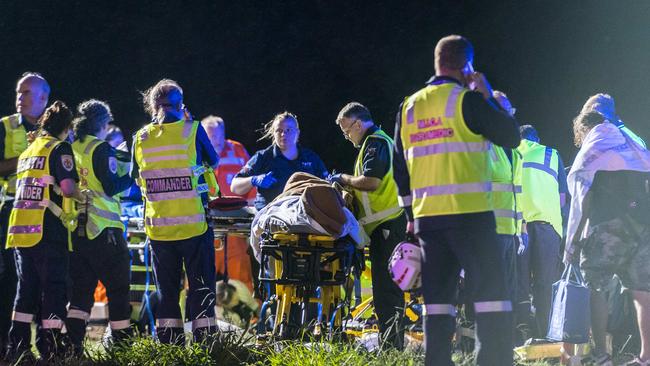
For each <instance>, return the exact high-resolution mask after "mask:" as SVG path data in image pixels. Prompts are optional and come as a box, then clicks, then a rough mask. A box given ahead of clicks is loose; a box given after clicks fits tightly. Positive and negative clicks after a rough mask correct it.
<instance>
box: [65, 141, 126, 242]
mask: <svg viewBox="0 0 650 366" xmlns="http://www.w3.org/2000/svg"><path fill="white" fill-rule="evenodd" d="M103 142H104V141H102V140H100V139H98V138H97V137H95V136H92V135H87V136H85V137H84V140H83V141H80V140H77V141H75V142H74V143H73V144H72V150H73V151H74V157H75V162H76V163H77V173H78V174H79V184H78V186H79V190H80V191H82V192H84V193H86V200H87V202H86V203H84V204H78V205H77V209H78V210H79V212H85V213H86V215H87V216H86V217H87V221H86V227H85V230H86V237H88V238H89V239H91V240H92V239H95V238H96V237H98V236H99V234H101V232H102V231H104V229H106V228H115V229H123V228H124V224H123V223H122V221H121V219H120V212H121V207H120V201H119V200H118V199H117V198H116V197H117V195H116V197H111V196H109V195H107V194H106V193H105V192H104V186H103V185H102V182H100V181H99V179H98V178H97V174H96V173H95V166H94V164H93V160H94V159H93V156H94V154H95V151H96V150H97V148H98V147H99V146H100V145H101V144H102V143H103ZM106 168H107V169H108V167H106Z"/></svg>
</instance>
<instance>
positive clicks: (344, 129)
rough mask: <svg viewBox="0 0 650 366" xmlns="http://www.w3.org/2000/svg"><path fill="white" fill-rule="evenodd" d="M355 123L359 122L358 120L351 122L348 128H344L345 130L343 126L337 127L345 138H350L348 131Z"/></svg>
mask: <svg viewBox="0 0 650 366" xmlns="http://www.w3.org/2000/svg"><path fill="white" fill-rule="evenodd" d="M357 122H359V120H358V119H355V120H354V121H352V123H350V125H349V126H348V127H346V128H344V127H343V125H341V124H339V126H340V127H341V131H342V132H343V134H344V135H345V136H350V130H352V127H353V126H354V125H355V124H356V123H357Z"/></svg>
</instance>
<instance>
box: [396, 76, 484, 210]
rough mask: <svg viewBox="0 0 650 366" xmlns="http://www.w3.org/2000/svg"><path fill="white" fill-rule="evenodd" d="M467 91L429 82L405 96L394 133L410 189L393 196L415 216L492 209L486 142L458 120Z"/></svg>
mask: <svg viewBox="0 0 650 366" xmlns="http://www.w3.org/2000/svg"><path fill="white" fill-rule="evenodd" d="M467 91H468V90H467V89H465V88H463V87H461V86H459V85H457V84H455V83H445V84H440V85H429V86H427V87H425V88H423V89H421V90H420V91H418V92H416V93H415V94H413V95H412V96H410V97H408V98H406V100H405V101H404V103H403V107H402V111H401V116H402V119H401V126H400V128H401V129H400V138H401V140H402V145H403V147H404V158H405V160H406V165H407V169H408V172H409V177H410V185H411V194H410V195H409V196H401V197H399V201H400V205H402V206H408V205H411V206H412V209H413V215H414V217H415V218H420V217H427V216H439V215H452V214H462V213H472V212H484V211H491V210H492V208H493V207H492V199H491V191H492V182H491V178H492V177H491V172H490V170H491V162H490V158H489V149H490V145H491V144H490V142H489V141H488V140H486V139H485V137H483V136H481V135H478V134H475V133H474V132H472V131H471V130H470V129H469V128H468V127H467V125H466V124H465V121H464V119H463V114H462V102H463V97H464V95H465V93H466V92H467Z"/></svg>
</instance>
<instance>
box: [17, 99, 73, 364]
mask: <svg viewBox="0 0 650 366" xmlns="http://www.w3.org/2000/svg"><path fill="white" fill-rule="evenodd" d="M71 122H72V112H71V111H70V110H69V109H68V108H67V107H66V105H65V104H64V103H63V102H60V101H55V102H54V103H53V104H52V105H51V106H50V107H48V108H47V109H46V110H45V112H44V114H43V116H42V117H41V118H40V119H39V122H38V123H39V126H40V131H41V132H40V133H39V136H38V137H36V139H35V140H34V141H33V142H32V143H31V144H30V146H29V147H28V148H27V150H25V151H24V152H23V153H22V154H20V157H19V158H18V168H17V177H16V178H17V183H16V200H15V202H14V208H13V210H12V211H11V216H10V218H9V228H8V231H7V246H8V247H10V248H16V267H17V273H18V291H17V295H16V301H15V303H14V312H13V316H12V324H11V330H10V331H9V345H8V347H7V359H8V360H10V361H14V360H16V359H17V358H19V357H20V356H21V355H23V354H27V357H29V354H30V353H31V323H32V321H33V320H34V317H39V318H40V319H41V327H42V330H41V331H40V332H39V333H38V335H37V336H38V337H43V338H44V339H40V340H39V339H37V341H36V344H37V347H38V348H39V353H40V355H41V357H42V358H43V359H45V360H49V359H52V358H53V357H55V356H61V355H62V353H63V347H62V346H61V344H60V341H61V328H62V327H63V320H64V319H65V314H66V308H65V307H66V303H67V299H66V280H67V275H68V249H69V242H68V238H69V235H68V230H69V229H71V226H70V225H69V224H70V221H71V220H70V219H71V213H72V211H73V210H72V201H67V200H69V199H70V198H71V197H73V196H74V197H75V198H78V199H81V197H80V196H79V195H78V190H77V189H76V183H77V181H78V176H77V171H76V170H75V163H74V157H73V153H72V148H71V147H70V144H68V143H67V142H65V141H63V140H64V139H65V138H66V137H67V136H68V130H69V129H70V126H71ZM64 197H65V198H64ZM62 207H63V209H62ZM38 310H40V313H38V314H37V313H36V312H37V311H38Z"/></svg>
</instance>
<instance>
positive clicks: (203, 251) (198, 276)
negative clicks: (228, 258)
mask: <svg viewBox="0 0 650 366" xmlns="http://www.w3.org/2000/svg"><path fill="white" fill-rule="evenodd" d="M151 249H152V253H153V271H154V278H155V281H156V286H157V289H158V290H157V293H158V297H159V303H158V306H157V307H156V310H155V317H156V321H157V325H156V328H157V334H158V339H159V340H160V341H161V342H163V343H179V344H181V343H182V342H184V336H183V329H182V328H183V318H182V317H181V309H180V305H179V295H180V290H181V288H180V284H181V279H182V277H181V276H182V274H183V264H184V265H185V272H186V273H187V280H188V282H189V291H188V294H187V309H186V313H187V314H186V315H187V316H186V317H187V318H188V319H189V320H191V321H192V330H193V333H194V339H195V340H197V341H199V340H201V338H202V337H203V336H204V335H205V334H206V333H212V332H214V330H215V329H214V322H215V319H214V306H215V271H216V270H215V264H214V232H213V231H212V229H211V228H208V230H207V231H206V232H205V233H204V234H202V235H199V236H195V237H193V238H189V239H185V240H175V241H159V240H151Z"/></svg>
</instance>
